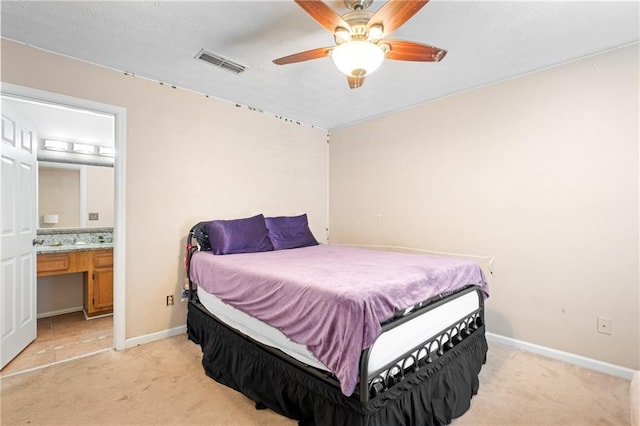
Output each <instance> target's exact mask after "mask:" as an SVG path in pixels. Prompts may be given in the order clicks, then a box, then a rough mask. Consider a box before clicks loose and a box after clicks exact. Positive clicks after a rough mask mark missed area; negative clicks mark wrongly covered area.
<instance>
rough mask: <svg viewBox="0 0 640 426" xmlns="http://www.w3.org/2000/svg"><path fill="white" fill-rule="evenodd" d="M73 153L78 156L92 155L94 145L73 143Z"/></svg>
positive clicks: (94, 150) (94, 149)
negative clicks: (76, 153)
mask: <svg viewBox="0 0 640 426" xmlns="http://www.w3.org/2000/svg"><path fill="white" fill-rule="evenodd" d="M73 152H78V153H80V154H94V153H95V152H96V148H95V146H94V145H88V144H85V143H74V144H73Z"/></svg>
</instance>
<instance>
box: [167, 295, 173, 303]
mask: <svg viewBox="0 0 640 426" xmlns="http://www.w3.org/2000/svg"><path fill="white" fill-rule="evenodd" d="M171 305H173V295H172V294H171V295H169V296H167V306H171Z"/></svg>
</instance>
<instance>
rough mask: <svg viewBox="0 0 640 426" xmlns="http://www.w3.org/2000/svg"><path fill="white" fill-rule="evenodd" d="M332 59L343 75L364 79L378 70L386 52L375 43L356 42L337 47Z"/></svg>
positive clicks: (332, 53)
mask: <svg viewBox="0 0 640 426" xmlns="http://www.w3.org/2000/svg"><path fill="white" fill-rule="evenodd" d="M331 59H333V63H334V64H335V65H336V67H337V68H338V69H339V70H340V72H342V73H343V74H345V75H348V76H353V77H364V76H365V75H369V74H371V73H372V72H374V71H375V70H377V69H378V67H379V66H380V64H382V61H383V60H384V52H383V50H382V49H381V48H380V47H378V46H377V45H375V44H373V43H369V42H368V41H361V40H356V41H350V42H347V43H343V44H341V45H339V46H336V47H335V48H334V49H333V51H332V52H331ZM363 72H364V74H363Z"/></svg>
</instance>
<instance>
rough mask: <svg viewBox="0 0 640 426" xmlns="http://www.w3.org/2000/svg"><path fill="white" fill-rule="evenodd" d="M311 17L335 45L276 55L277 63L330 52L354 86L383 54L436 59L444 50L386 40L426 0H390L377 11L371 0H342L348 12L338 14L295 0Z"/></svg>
mask: <svg viewBox="0 0 640 426" xmlns="http://www.w3.org/2000/svg"><path fill="white" fill-rule="evenodd" d="M294 1H295V2H296V3H297V4H298V6H300V7H301V8H302V9H304V11H305V12H307V13H308V14H309V15H311V17H312V18H313V19H315V20H316V21H317V22H318V23H319V24H320V25H322V26H323V27H324V28H325V29H327V30H328V31H329V32H331V33H332V34H333V38H334V40H335V43H336V45H335V46H329V47H319V48H316V49H311V50H307V51H304V52H299V53H294V54H293V55H288V56H284V57H282V58H278V59H275V60H274V61H273V62H274V63H275V64H277V65H286V64H293V63H296V62H303V61H308V60H311V59H318V58H324V57H326V56H331V58H332V59H333V62H334V63H335V65H336V67H337V68H338V69H339V70H340V71H341V72H342V73H344V74H345V75H346V76H347V82H348V83H349V87H350V88H352V89H356V88H358V87H361V86H362V84H363V83H364V78H365V77H366V76H368V75H369V74H371V73H372V72H374V71H375V70H376V69H377V68H378V67H379V66H380V64H381V63H382V61H383V60H384V58H387V59H392V60H396V61H418V62H439V61H440V60H442V58H444V56H445V55H446V54H447V51H446V50H442V49H439V48H437V47H433V46H429V45H426V44H422V43H416V42H412V41H404V40H388V39H385V38H384V37H386V36H388V35H390V34H391V33H393V32H394V31H395V30H397V29H398V28H399V27H400V26H402V25H403V24H404V23H405V22H407V21H408V20H409V19H410V18H411V17H412V16H413V15H415V14H416V13H417V12H418V11H419V10H420V9H422V7H423V6H424V5H425V4H427V2H428V1H429V0H389V1H388V2H387V3H385V4H384V5H383V6H382V7H380V9H378V10H377V11H376V12H370V11H367V10H366V9H367V8H368V7H369V6H370V5H371V3H372V2H373V0H344V4H345V6H346V7H347V8H349V9H351V12H348V13H346V14H344V15H343V16H340V15H339V14H338V13H336V12H335V11H334V10H333V9H331V8H330V7H329V6H327V4H326V3H324V2H323V1H320V0H294Z"/></svg>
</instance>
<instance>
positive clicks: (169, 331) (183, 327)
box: [124, 325, 187, 349]
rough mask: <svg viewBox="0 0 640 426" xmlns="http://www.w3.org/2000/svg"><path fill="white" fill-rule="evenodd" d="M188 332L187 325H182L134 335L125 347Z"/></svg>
mask: <svg viewBox="0 0 640 426" xmlns="http://www.w3.org/2000/svg"><path fill="white" fill-rule="evenodd" d="M186 332H187V326H186V325H181V326H180V327H175V328H169V329H166V330H162V331H157V332H155V333H151V334H145V335H144V336H138V337H132V338H130V339H127V340H126V341H125V344H124V347H125V348H126V349H128V348H133V347H134V346H138V345H144V344H145V343H151V342H155V341H156V340H162V339H166V338H167V337H173V336H178V335H180V334H184V333H186Z"/></svg>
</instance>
